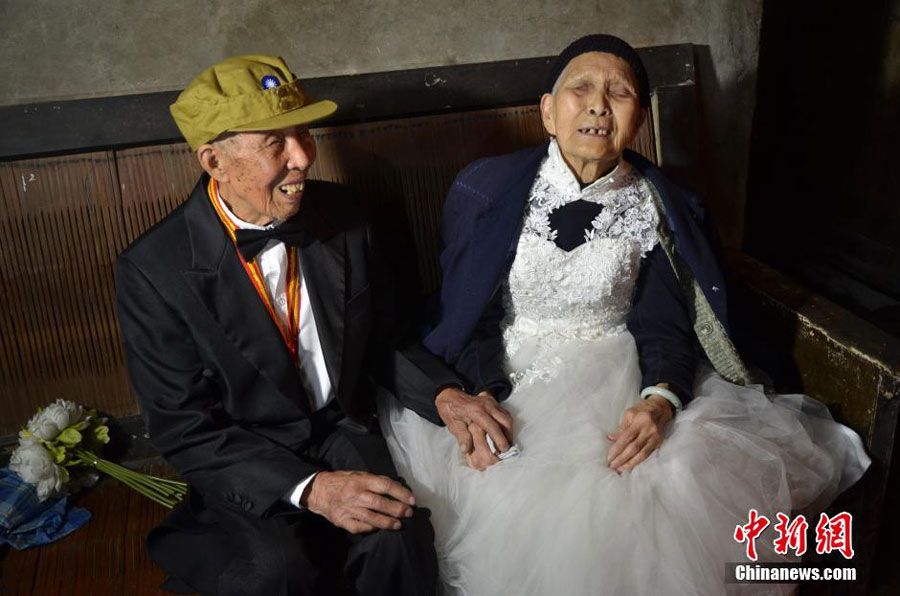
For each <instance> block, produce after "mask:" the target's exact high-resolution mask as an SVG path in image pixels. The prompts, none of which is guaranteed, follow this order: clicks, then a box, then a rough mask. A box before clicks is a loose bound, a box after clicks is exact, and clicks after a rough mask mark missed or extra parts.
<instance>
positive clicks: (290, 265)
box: [206, 178, 300, 366]
mask: <svg viewBox="0 0 900 596" xmlns="http://www.w3.org/2000/svg"><path fill="white" fill-rule="evenodd" d="M206 190H207V193H208V194H209V199H210V201H212V204H213V208H214V209H215V210H216V214H218V216H219V219H220V220H222V224H223V225H224V226H225V230H226V231H227V232H228V236H229V237H230V238H231V243H232V244H234V250H235V252H237V257H238V259H240V261H241V265H243V267H244V271H246V272H247V276H248V277H249V278H250V281H251V282H252V283H253V287H254V288H255V289H256V293H257V294H259V297H260V299H261V300H262V301H263V304H265V306H266V310H268V311H269V316H270V317H272V320H273V321H274V322H275V325H276V326H277V327H278V331H280V332H281V338H282V339H283V340H284V343H285V345H286V346H287V349H288V351H289V352H290V353H291V357H292V358H293V359H294V364H296V365H298V366H299V362H300V356H299V348H300V346H299V334H300V267H299V266H298V262H299V250H298V249H297V247H296V246H288V245H287V244H285V245H284V248H285V249H286V250H287V257H288V258H287V282H286V284H285V290H286V292H285V293H286V294H287V325H285V324H283V323H282V322H281V319H280V317H279V316H278V314H277V313H276V312H275V307H274V305H273V304H272V297H271V296H269V292H268V290H266V286H265V283H264V282H263V275H262V271H261V270H260V268H259V263H258V262H257V260H256V259H253V260H252V261H250V262H249V263H248V262H247V261H245V260H244V257H243V256H241V251H239V250H238V248H237V243H236V242H235V236H234V231H235V229H237V226H236V225H235V223H234V222H233V221H232V220H231V218H230V217H228V214H227V213H225V211H224V210H223V209H222V205H221V202H220V201H221V199H220V198H219V185H218V183H217V182H216V180H215V178H210V179H209V185H208V186H207V188H206Z"/></svg>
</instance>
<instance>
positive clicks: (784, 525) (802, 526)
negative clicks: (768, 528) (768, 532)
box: [775, 513, 809, 557]
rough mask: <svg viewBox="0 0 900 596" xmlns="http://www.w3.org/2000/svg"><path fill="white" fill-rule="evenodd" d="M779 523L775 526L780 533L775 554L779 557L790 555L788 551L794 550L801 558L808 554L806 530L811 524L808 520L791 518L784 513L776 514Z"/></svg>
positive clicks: (799, 516)
mask: <svg viewBox="0 0 900 596" xmlns="http://www.w3.org/2000/svg"><path fill="white" fill-rule="evenodd" d="M775 515H776V517H778V523H777V524H775V531H776V532H778V538H776V539H775V552H776V553H778V554H779V555H786V554H788V550H789V549H790V550H793V551H794V552H795V553H797V556H798V557H800V556H802V555H803V553H805V552H806V530H807V529H808V528H809V524H808V523H806V518H805V517H803V516H802V515H798V516H797V517H796V519H794V520H793V521H791V518H789V517H788V516H786V515H785V514H783V513H776V514H775Z"/></svg>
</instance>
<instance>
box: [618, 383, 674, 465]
mask: <svg viewBox="0 0 900 596" xmlns="http://www.w3.org/2000/svg"><path fill="white" fill-rule="evenodd" d="M673 416H674V413H673V412H672V406H671V405H670V404H669V402H668V400H666V398H664V397H662V396H660V395H651V396H650V397H648V398H647V399H645V400H641V402H640V403H638V404H636V405H635V406H633V407H631V408H628V409H627V410H625V413H624V414H622V423H621V424H620V425H619V428H617V429H616V431H615V432H613V433H612V434H609V435H607V437H606V438H607V439H609V440H610V441H612V442H613V444H612V446H611V447H610V448H609V456H608V457H607V461H608V462H609V467H610V468H612V469H614V470H615V471H616V472H619V473H621V472H625V471H631V470H633V469H634V468H635V467H636V466H637V465H638V464H639V463H641V462H642V461H644V460H645V459H647V458H648V457H650V454H651V453H653V451H654V450H656V449H658V448H659V446H660V445H662V442H663V431H664V429H665V428H666V424H668V423H669V421H670V420H671V419H672V417H673Z"/></svg>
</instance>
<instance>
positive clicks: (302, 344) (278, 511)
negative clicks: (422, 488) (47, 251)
mask: <svg viewBox="0 0 900 596" xmlns="http://www.w3.org/2000/svg"><path fill="white" fill-rule="evenodd" d="M336 108H337V106H336V105H335V104H334V103H333V102H331V101H317V102H314V101H311V100H310V99H309V98H308V97H306V95H305V94H304V92H303V90H302V89H301V87H300V84H299V82H298V81H297V80H296V78H295V77H294V76H293V75H292V74H291V71H290V70H289V68H288V67H287V65H286V64H285V63H284V62H283V61H282V60H281V59H280V58H277V57H270V56H240V57H235V58H231V59H228V60H225V61H224V62H221V63H219V64H216V65H214V66H212V67H210V68H209V69H207V70H206V71H204V72H203V73H202V74H201V75H200V76H198V77H197V78H196V79H195V80H194V81H193V82H192V83H191V84H190V85H188V87H187V88H186V89H185V90H184V92H183V93H181V95H180V96H179V97H178V100H177V101H176V102H175V103H174V104H173V105H172V107H171V112H172V115H173V117H174V119H175V122H176V123H177V124H178V127H179V129H180V130H181V131H182V133H183V134H184V136H185V138H186V139H187V141H188V143H189V145H190V146H191V149H192V150H194V151H195V152H196V154H197V158H198V159H199V161H200V165H201V166H202V167H203V170H204V172H205V173H204V174H203V175H202V176H201V178H200V181H199V183H198V184H197V186H196V188H195V189H194V191H193V192H192V194H191V196H190V198H188V199H187V201H186V202H185V203H184V204H183V205H181V206H180V207H178V208H177V209H175V210H174V211H173V212H172V213H170V214H169V215H168V216H167V217H166V218H165V219H164V220H163V221H161V222H160V223H159V224H158V225H156V226H155V227H154V228H153V229H151V230H150V231H149V232H147V233H146V234H144V235H143V236H142V237H141V238H139V239H138V240H136V241H135V242H134V243H133V244H132V245H131V246H130V247H129V248H128V249H127V250H126V251H125V252H123V253H122V255H121V257H120V258H119V261H118V263H117V277H116V286H117V292H118V313H119V321H120V325H121V328H122V334H123V337H124V340H125V346H126V351H127V355H128V368H129V372H130V375H131V380H132V383H133V385H134V388H135V391H136V392H137V395H138V398H139V400H140V403H141V406H142V409H143V413H144V417H145V419H146V422H147V426H148V429H149V433H150V438H151V441H152V442H153V444H154V445H155V446H156V447H157V449H158V450H159V451H160V453H161V454H162V455H163V456H164V457H165V458H166V460H167V461H169V462H170V463H171V464H172V465H173V466H174V467H175V469H176V470H177V471H178V472H179V473H180V474H181V475H183V476H184V477H185V478H186V479H187V480H188V481H190V483H191V487H192V491H191V495H190V498H189V500H188V502H186V503H184V504H182V505H181V506H180V507H179V508H178V509H176V510H175V512H174V513H173V514H172V515H171V516H170V517H169V518H168V519H167V520H166V521H165V522H164V523H163V525H162V526H160V527H159V528H156V529H155V530H154V531H153V532H152V533H151V535H150V537H149V539H148V548H149V551H150V554H151V556H152V557H153V559H154V560H155V561H156V562H157V563H158V564H159V565H160V566H162V567H163V568H164V569H165V570H166V571H167V572H168V573H169V575H170V579H169V581H168V583H167V585H166V587H167V588H168V589H171V590H175V591H199V592H202V593H209V594H214V593H216V594H231V593H240V594H265V595H267V596H268V595H272V594H339V593H345V592H348V593H360V594H392V595H393V594H427V593H432V592H433V591H434V583H435V579H436V564H435V554H434V547H433V533H432V529H431V526H430V523H429V521H428V512H427V510H423V509H418V508H416V506H415V505H416V500H415V497H414V496H413V494H412V493H411V492H410V491H409V490H408V489H407V488H406V487H405V486H404V485H403V484H402V483H401V482H400V480H399V479H398V477H397V473H396V471H395V468H394V465H393V463H392V462H391V459H390V456H389V454H388V451H387V448H386V445H385V442H384V439H383V438H382V436H381V435H380V433H379V432H378V430H377V424H376V423H374V422H373V417H374V415H373V412H374V392H375V385H374V384H373V383H372V382H371V381H370V375H371V376H373V377H374V378H375V379H376V380H377V381H378V382H379V383H380V384H381V385H382V386H384V387H387V388H388V389H389V390H391V391H392V392H393V393H394V394H395V395H396V396H397V397H398V398H399V399H400V400H401V402H402V403H404V404H405V405H406V406H408V407H410V408H412V409H415V410H416V411H419V412H421V413H422V415H423V416H425V417H427V418H429V419H431V420H433V421H435V422H439V421H440V420H439V418H438V416H437V413H436V410H435V406H434V397H435V394H436V393H437V392H438V390H439V389H441V387H442V386H449V385H454V386H459V385H460V382H459V379H458V377H457V376H456V374H455V373H453V372H452V371H451V370H450V369H448V368H447V367H446V366H444V365H443V364H441V363H440V361H439V360H438V359H437V358H435V357H433V356H431V355H430V354H429V353H428V352H426V351H424V350H422V349H421V348H419V347H418V346H417V345H415V344H409V345H406V346H404V347H403V348H402V349H400V348H398V347H397V346H398V345H400V344H399V341H398V338H399V335H398V333H397V331H396V329H397V327H398V326H397V325H395V324H394V321H393V317H392V313H391V311H392V307H391V305H393V304H394V302H395V298H396V297H395V296H392V295H391V290H392V288H391V286H390V284H387V283H385V279H386V278H385V276H384V271H383V269H382V267H380V266H379V260H378V258H377V254H376V253H375V251H374V250H373V247H372V245H371V236H370V232H369V228H368V226H367V225H366V223H365V221H364V219H363V218H361V217H360V205H358V204H357V203H356V201H355V200H354V197H353V195H352V193H351V192H349V190H348V189H346V188H343V187H341V186H339V185H336V184H330V183H325V182H319V181H315V180H310V179H309V178H308V175H309V169H310V167H311V166H312V164H313V162H314V161H315V159H316V142H315V139H314V138H313V136H312V135H311V134H310V131H309V129H308V127H307V125H308V124H309V123H310V122H313V121H315V120H318V119H321V118H324V117H327V116H328V115H330V114H331V113H333V112H334V111H335V109H336ZM395 308H396V307H394V309H395Z"/></svg>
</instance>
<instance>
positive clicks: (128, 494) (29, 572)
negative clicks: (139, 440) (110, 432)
mask: <svg viewBox="0 0 900 596" xmlns="http://www.w3.org/2000/svg"><path fill="white" fill-rule="evenodd" d="M142 471H144V472H147V473H151V474H156V475H164V474H166V470H165V468H163V467H162V466H161V465H159V464H155V465H149V466H145V467H144V468H142ZM76 504H77V505H79V506H81V507H85V508H86V509H88V511H90V512H91V514H92V518H91V521H89V522H88V523H87V524H85V525H84V526H83V527H81V528H79V529H78V530H76V531H75V532H73V533H71V534H69V535H68V536H66V537H65V538H63V539H62V540H59V541H57V542H54V543H53V544H49V545H46V546H42V547H38V548H32V549H29V550H25V551H16V550H13V549H7V548H3V547H0V548H2V550H0V594H3V595H4V596H7V595H10V596H11V595H22V596H27V595H34V596H53V595H56V594H59V595H60V596H62V595H65V596H82V595H83V596H106V595H126V594H127V595H128V596H132V595H134V596H144V595H151V594H152V595H156V594H165V592H163V591H162V590H160V589H159V585H160V584H161V583H162V582H163V580H164V579H165V574H164V573H163V572H162V571H161V570H160V569H158V568H157V567H155V566H154V565H153V563H152V562H151V561H150V558H149V557H148V556H147V551H146V549H145V547H144V540H145V538H146V536H147V532H149V531H150V529H151V528H152V527H154V526H156V525H157V524H158V523H159V522H160V521H162V519H163V518H164V517H165V516H166V514H167V511H168V510H166V509H165V508H164V507H162V506H161V505H157V504H156V503H154V502H153V501H151V500H149V499H147V498H146V497H144V496H142V495H140V494H138V493H136V492H134V491H133V490H131V489H129V488H127V487H126V486H125V485H123V484H120V483H118V482H116V481H114V480H112V479H108V478H105V479H103V480H101V481H100V483H99V484H98V485H97V486H96V487H94V488H93V489H90V490H88V491H87V492H86V493H85V494H84V495H82V496H80V497H79V499H78V501H77V503H76Z"/></svg>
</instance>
